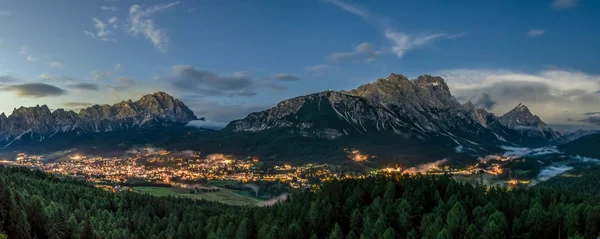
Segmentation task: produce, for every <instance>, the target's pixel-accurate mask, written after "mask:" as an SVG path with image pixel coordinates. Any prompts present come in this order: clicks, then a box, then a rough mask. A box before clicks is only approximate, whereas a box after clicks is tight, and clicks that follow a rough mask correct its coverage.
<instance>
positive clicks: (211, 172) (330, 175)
mask: <svg viewBox="0 0 600 239" xmlns="http://www.w3.org/2000/svg"><path fill="white" fill-rule="evenodd" d="M0 164H5V165H14V166H24V167H31V168H37V169H41V170H43V171H46V172H50V173H55V174H61V175H68V176H74V177H81V178H85V179H86V180H88V181H90V182H93V183H96V184H97V185H107V184H113V185H114V184H119V183H124V182H127V181H129V180H131V179H141V180H143V181H145V182H151V183H160V184H176V183H181V182H190V183H193V182H205V181H208V180H226V181H240V182H255V181H277V182H281V183H287V184H289V185H290V186H291V187H293V188H312V187H313V186H314V184H317V183H320V182H323V181H328V180H333V179H340V178H341V177H342V176H343V175H342V174H338V173H334V172H332V171H331V170H330V167H329V165H327V164H323V165H312V164H307V165H302V166H292V165H290V164H283V165H275V166H272V167H262V166H261V164H260V163H259V159H258V158H256V157H250V158H246V159H236V158H234V157H232V156H228V155H223V154H211V155H206V156H203V155H201V154H200V153H188V154H181V153H170V152H168V151H164V150H161V151H152V152H144V153H136V154H132V155H130V156H123V157H100V156H86V155H83V154H72V155H68V156H65V157H62V158H60V159H56V160H53V161H50V160H45V159H44V156H38V155H27V154H25V153H21V154H19V155H18V156H17V158H16V159H15V160H6V159H4V160H0Z"/></svg>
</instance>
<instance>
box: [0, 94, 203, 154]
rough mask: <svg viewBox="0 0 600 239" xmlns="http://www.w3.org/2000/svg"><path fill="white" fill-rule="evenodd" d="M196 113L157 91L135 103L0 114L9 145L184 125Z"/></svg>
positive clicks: (1, 135)
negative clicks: (69, 134) (24, 140)
mask: <svg viewBox="0 0 600 239" xmlns="http://www.w3.org/2000/svg"><path fill="white" fill-rule="evenodd" d="M196 119H197V118H196V116H195V115H194V113H193V112H192V111H191V110H190V109H189V108H188V107H187V106H186V105H185V104H184V103H183V102H181V101H179V100H178V99H175V98H173V97H172V96H170V95H168V94H166V93H164V92H157V93H154V94H149V95H145V96H143V97H142V98H141V99H140V100H138V101H136V102H132V101H131V100H129V101H123V102H120V103H117V104H114V105H112V106H111V105H94V106H92V107H89V108H84V109H81V111H79V113H75V112H73V111H66V110H63V109H57V110H55V111H53V112H51V111H50V109H49V108H48V106H46V105H42V106H39V105H38V106H35V107H20V108H18V109H14V110H13V112H12V114H11V115H10V116H8V117H7V116H6V115H5V114H4V113H2V114H0V143H1V144H4V147H6V146H9V145H10V144H11V143H13V142H14V141H16V140H20V139H21V138H22V137H24V136H25V137H28V138H30V139H34V140H39V141H43V140H45V139H48V138H51V137H53V136H55V135H57V134H61V133H67V132H77V133H78V134H85V133H89V132H95V133H98V132H109V131H121V130H126V129H131V128H140V127H143V126H161V127H165V126H172V125H177V124H179V125H184V124H187V123H188V122H189V121H191V120H196Z"/></svg>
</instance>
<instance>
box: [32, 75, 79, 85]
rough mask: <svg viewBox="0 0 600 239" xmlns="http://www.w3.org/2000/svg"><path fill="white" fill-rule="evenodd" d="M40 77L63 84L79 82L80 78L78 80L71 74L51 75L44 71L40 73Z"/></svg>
mask: <svg viewBox="0 0 600 239" xmlns="http://www.w3.org/2000/svg"><path fill="white" fill-rule="evenodd" d="M38 78H39V79H40V80H43V81H45V82H47V81H52V82H57V83H62V84H71V83H74V82H78V80H76V79H74V78H73V77H70V76H56V75H51V74H47V73H43V74H41V75H39V76H38Z"/></svg>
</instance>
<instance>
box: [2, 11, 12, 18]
mask: <svg viewBox="0 0 600 239" xmlns="http://www.w3.org/2000/svg"><path fill="white" fill-rule="evenodd" d="M10 15H11V13H10V12H9V11H0V17H8V16H10Z"/></svg>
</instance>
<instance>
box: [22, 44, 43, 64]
mask: <svg viewBox="0 0 600 239" xmlns="http://www.w3.org/2000/svg"><path fill="white" fill-rule="evenodd" d="M19 54H21V55H23V56H25V58H26V59H27V60H28V61H31V62H38V61H39V60H40V58H39V57H37V56H34V55H33V51H32V50H31V48H30V47H28V46H21V50H20V51H19Z"/></svg>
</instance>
